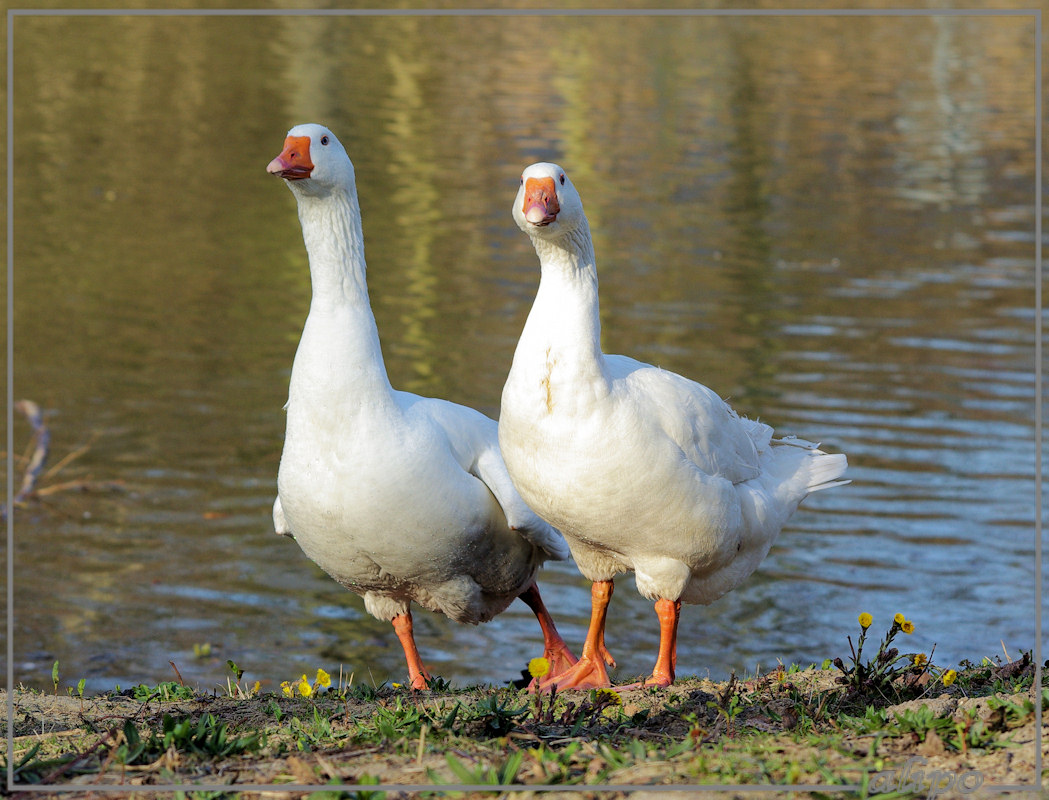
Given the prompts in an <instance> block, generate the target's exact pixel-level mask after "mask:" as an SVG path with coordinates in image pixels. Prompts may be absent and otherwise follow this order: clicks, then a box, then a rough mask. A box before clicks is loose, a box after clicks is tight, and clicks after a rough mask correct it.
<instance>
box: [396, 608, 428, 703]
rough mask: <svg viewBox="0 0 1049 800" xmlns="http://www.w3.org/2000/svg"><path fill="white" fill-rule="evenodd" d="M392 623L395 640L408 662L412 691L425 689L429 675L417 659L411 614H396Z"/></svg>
mask: <svg viewBox="0 0 1049 800" xmlns="http://www.w3.org/2000/svg"><path fill="white" fill-rule="evenodd" d="M392 622H393V629H394V631H396V633H397V638H398V639H400V640H401V647H403V648H404V658H405V660H406V661H407V662H408V680H409V681H410V682H411V684H412V688H413V689H425V688H426V680H427V679H428V678H429V677H430V673H429V672H427V671H426V667H424V666H423V660H422V659H421V658H419V651H418V650H417V649H416V647H415V636H414V635H413V634H412V612H411V611H405V612H404V613H403V614H398V615H397V616H396V617H394V618H393V620H392Z"/></svg>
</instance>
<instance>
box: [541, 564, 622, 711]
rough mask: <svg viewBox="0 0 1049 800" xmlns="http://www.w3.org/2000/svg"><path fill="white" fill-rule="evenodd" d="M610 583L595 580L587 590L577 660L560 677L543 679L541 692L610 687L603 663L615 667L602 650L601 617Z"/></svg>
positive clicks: (557, 675) (606, 608) (605, 610)
mask: <svg viewBox="0 0 1049 800" xmlns="http://www.w3.org/2000/svg"><path fill="white" fill-rule="evenodd" d="M613 588H615V587H614V585H613V583H612V581H595V582H594V585H593V586H592V587H591V589H590V627H589V629H588V630H587V632H586V641H585V642H583V652H582V654H581V655H580V657H579V661H577V662H576V663H575V665H574V666H572V667H569V668H568V669H567V670H565V671H564V672H561V673H560V674H556V673H555V674H554V675H553V676H552V677H549V678H547V679H546V680H544V681H543V682H542V683H541V684H540V685H539V687H538V689H539V691H545V690H547V689H551V688H553V686H554V685H556V686H557V688H558V690H562V689H597V688H601V687H606V686H611V685H612V683H611V681H609V679H608V672H607V671H606V670H605V664H608V665H609V666H613V667H614V666H615V663H616V662H615V660H614V659H613V658H612V656H611V655H610V654H609V652H608V649H607V648H606V647H605V617H606V615H607V612H608V603H609V601H610V600H611V599H612V590H613Z"/></svg>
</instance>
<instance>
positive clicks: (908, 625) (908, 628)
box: [900, 619, 914, 633]
mask: <svg viewBox="0 0 1049 800" xmlns="http://www.w3.org/2000/svg"><path fill="white" fill-rule="evenodd" d="M900 630H901V631H903V632H904V633H914V623H913V622H911V621H910V620H909V619H905V620H904V621H903V622H901V623H900Z"/></svg>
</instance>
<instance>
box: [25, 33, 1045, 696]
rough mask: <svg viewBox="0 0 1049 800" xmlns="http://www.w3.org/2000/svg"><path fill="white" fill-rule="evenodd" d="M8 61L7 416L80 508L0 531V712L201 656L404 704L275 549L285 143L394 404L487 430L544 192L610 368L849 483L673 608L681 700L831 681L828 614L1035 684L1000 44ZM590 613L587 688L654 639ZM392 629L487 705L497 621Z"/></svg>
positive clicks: (691, 39)
mask: <svg viewBox="0 0 1049 800" xmlns="http://www.w3.org/2000/svg"><path fill="white" fill-rule="evenodd" d="M13 24H14V41H15V48H14V65H15V71H14V98H13V100H14V125H15V128H14V141H15V153H14V155H15V158H14V163H15V170H14V190H15V202H14V206H13V209H12V210H13V213H14V272H13V275H14V284H13V286H14V297H15V304H14V309H15V310H14V353H15V362H14V375H15V383H14V394H15V397H16V398H21V397H27V398H31V399H33V400H36V401H37V402H38V403H40V404H41V405H42V406H43V407H44V408H45V409H46V410H47V413H48V422H49V425H50V428H51V431H52V445H53V449H52V455H51V461H50V464H51V465H52V467H55V468H57V471H56V472H55V473H54V474H51V475H48V476H47V477H46V478H45V480H44V481H43V482H42V483H41V486H43V487H45V488H46V487H51V488H52V489H55V488H61V485H62V484H66V483H68V482H72V483H73V484H75V485H84V484H86V485H87V486H88V487H89V488H90V489H91V490H90V491H76V490H74V488H73V487H72V486H70V487H67V488H66V489H65V490H64V491H53V492H52V493H51V494H48V495H46V496H44V497H42V498H40V499H39V500H38V501H35V502H32V503H31V504H29V506H28V507H26V508H24V509H18V510H17V512H16V515H15V524H14V536H15V550H14V557H15V567H16V583H15V607H14V612H15V616H14V618H15V626H14V653H15V663H14V674H15V679H16V681H19V682H23V683H25V684H28V685H33V686H39V687H49V686H50V681H51V666H52V664H53V662H54V661H55V660H58V661H59V662H60V665H61V673H62V675H63V678H64V679H68V680H70V681H74V682H75V680H76V679H78V678H80V677H85V678H87V682H88V688H89V689H99V690H101V689H108V688H112V687H113V685H114V684H121V685H123V686H127V685H130V684H133V683H138V682H150V683H155V682H157V681H159V680H168V679H171V678H173V677H174V673H173V672H172V668H171V666H170V665H169V662H174V663H175V665H176V666H177V667H178V669H179V671H180V672H181V674H182V676H183V677H184V678H185V679H186V680H187V681H191V682H194V683H196V684H198V685H201V686H204V687H211V686H217V685H220V684H224V683H225V679H226V675H227V674H228V673H227V669H226V666H225V662H226V659H232V660H234V661H235V662H236V663H237V664H239V665H240V666H241V667H243V668H244V669H245V670H246V673H247V674H246V677H247V678H248V679H249V680H255V679H260V680H262V681H263V682H264V686H266V687H268V688H274V687H275V686H276V685H277V683H279V681H280V680H282V679H287V678H289V677H294V676H297V675H299V674H301V673H302V672H304V671H311V670H314V669H316V667H318V666H324V667H325V668H326V669H328V670H329V671H331V672H337V671H338V669H339V668H340V666H341V668H342V670H343V671H344V672H345V673H349V672H352V673H354V674H355V676H356V680H367V681H370V682H371V681H374V682H376V683H379V682H382V681H399V680H403V675H404V672H405V670H404V664H403V656H402V653H401V651H400V648H399V646H398V645H397V641H396V639H395V637H394V636H393V632H392V630H391V629H390V627H389V625H388V624H386V623H381V622H378V621H377V620H375V619H373V618H371V617H370V616H368V615H367V614H366V613H365V612H364V609H363V604H362V602H361V600H360V599H359V598H357V597H356V596H355V595H352V594H350V593H349V592H346V591H344V590H343V589H341V588H340V587H338V586H337V585H336V584H335V583H333V582H332V581H331V580H329V579H328V578H327V577H326V576H325V575H324V574H323V573H321V572H320V570H318V569H317V568H316V567H314V566H313V565H312V564H311V563H310V562H309V561H308V560H307V559H306V558H305V557H304V556H303V555H302V554H301V552H300V551H299V549H298V548H297V546H296V545H295V543H294V542H292V541H290V540H288V539H285V538H281V537H277V536H275V535H273V533H272V523H271V520H270V516H269V510H270V505H271V503H272V500H273V496H274V492H275V480H276V472H277V463H278V459H279V456H280V450H281V445H282V441H283V424H284V415H283V412H282V410H281V407H282V405H283V404H284V401H285V399H286V392H287V383H288V376H289V371H290V367H291V361H292V356H293V354H294V350H295V345H296V342H297V340H298V335H299V332H300V331H301V326H302V323H303V320H304V318H305V314H306V309H307V305H308V302H309V291H310V290H309V275H308V271H307V265H306V259H305V252H304V249H303V245H302V240H301V236H300V230H299V226H298V221H297V218H296V214H295V208H294V202H293V199H292V197H291V195H290V193H289V192H288V191H287V189H286V188H284V187H283V186H282V185H281V184H280V182H279V181H277V180H275V179H273V178H272V177H271V176H269V175H267V174H266V172H265V166H266V164H267V162H268V161H269V160H270V159H271V158H272V157H273V156H274V155H276V153H277V152H278V151H279V149H280V147H281V143H282V141H283V138H284V134H285V132H286V130H287V129H288V128H289V127H291V126H292V125H293V124H295V123H297V122H302V121H320V122H324V123H326V124H328V125H329V126H330V127H331V128H332V129H333V130H334V131H335V132H336V133H337V134H338V135H339V136H340V138H341V139H342V141H343V142H344V143H345V145H346V147H347V150H348V151H349V152H350V154H351V157H352V158H353V159H354V161H355V164H356V166H357V175H358V181H359V190H360V197H361V203H362V206H363V214H364V230H365V238H366V243H367V255H368V261H369V265H370V272H369V283H370V287H371V296H372V304H373V307H374V310H375V314H376V317H377V321H378V325H379V330H380V334H381V337H382V342H383V348H384V353H385V356H386V362H387V366H388V368H389V372H390V376H391V380H392V381H393V383H394V385H395V386H398V387H399V388H404V389H409V390H412V391H416V392H420V393H425V394H430V395H436V396H441V397H446V398H449V399H451V400H455V401H458V402H462V403H466V404H470V405H473V406H475V407H477V408H479V409H481V410H483V411H485V412H486V413H488V414H491V415H493V416H494V415H496V414H497V413H498V404H499V395H500V391H501V388H502V383H503V379H504V377H505V375H506V372H507V369H508V368H509V364H510V359H511V357H512V354H513V350H514V345H515V342H516V338H517V336H518V334H519V332H520V330H521V327H522V325H523V323H524V318H525V315H526V314H527V311H528V308H529V306H530V303H531V300H532V298H533V296H534V293H535V289H536V285H537V282H538V263H537V260H536V257H535V254H534V252H533V251H532V250H531V248H530V246H529V244H528V242H527V241H526V240H525V237H524V236H523V235H521V234H520V232H519V231H518V230H517V229H516V226H515V225H514V224H513V222H512V220H511V218H510V213H509V209H510V204H511V201H512V199H513V196H514V194H515V192H516V188H517V179H518V176H519V174H520V171H521V169H522V168H523V167H524V166H525V165H527V164H529V163H531V162H533V161H537V160H553V161H556V162H558V163H560V164H562V165H563V166H564V167H565V168H566V169H567V170H569V172H570V174H571V175H572V176H573V180H574V182H575V183H576V185H577V186H578V188H579V190H580V192H581V194H582V196H583V199H584V203H585V204H586V208H587V213H588V216H589V218H590V221H591V227H592V228H593V230H594V233H595V241H596V248H597V256H598V269H599V273H600V277H601V303H602V306H601V312H602V321H603V330H604V348H605V350H606V351H608V352H619V353H626V354H629V355H632V356H635V357H638V358H641V359H644V360H647V361H650V362H652V363H655V364H659V365H661V366H663V367H665V368H667V369H671V370H674V371H677V372H680V373H682V374H684V375H686V376H688V377H691V378H694V379H696V380H700V381H702V382H703V383H705V384H707V385H708V386H710V387H711V388H713V389H714V390H716V391H717V392H719V393H720V394H721V395H722V396H725V397H727V398H729V399H730V401H731V403H732V404H733V405H734V406H735V407H736V408H737V409H738V410H739V411H740V412H741V413H745V414H747V415H748V416H751V417H759V418H761V419H762V420H764V421H766V422H769V423H771V424H773V425H774V426H776V427H777V429H778V430H780V431H782V432H784V433H796V434H798V435H799V436H802V437H805V438H809V439H814V440H818V441H821V442H822V443H823V444H824V447H825V448H826V449H828V450H832V451H835V452H838V451H843V452H846V453H847V454H848V456H849V460H850V465H851V468H850V472H849V476H850V477H851V478H852V480H853V483H852V484H851V485H849V486H847V487H844V488H839V489H835V490H833V491H828V492H823V493H820V494H818V495H816V496H813V497H811V498H810V499H809V500H808V501H807V502H806V503H805V505H804V506H803V507H802V509H801V510H800V511H799V512H798V513H797V514H796V515H795V516H794V517H793V519H792V520H791V522H790V523H789V525H788V527H787V528H786V529H785V530H784V532H783V534H782V535H781V537H780V538H779V540H778V542H777V543H776V545H775V547H774V548H773V550H772V552H771V553H770V555H769V557H768V558H767V560H766V561H765V563H764V564H763V565H762V567H761V568H760V569H759V570H758V572H757V573H756V574H755V575H754V576H753V577H752V578H750V579H749V580H748V581H747V582H746V583H745V584H744V585H743V586H741V587H740V588H739V589H737V590H736V591H734V592H732V593H731V594H729V595H727V596H726V597H724V598H723V599H721V600H719V601H718V602H717V603H715V604H714V605H712V606H709V607H687V608H686V609H685V611H684V614H683V621H682V628H681V633H680V651H679V662H678V663H679V672H681V673H686V674H689V673H691V674H694V673H699V674H707V673H709V674H711V675H714V676H725V675H727V674H728V673H729V672H730V671H732V670H736V671H740V670H753V669H754V668H755V667H756V666H758V665H760V666H761V667H762V668H769V667H771V666H774V665H775V664H776V662H777V661H783V662H785V663H788V664H789V663H791V662H803V663H809V662H812V661H822V660H823V659H824V658H827V657H833V656H837V655H845V654H846V652H847V645H846V643H845V636H846V634H850V633H854V631H855V630H856V623H855V620H856V616H857V614H858V613H859V612H860V611H869V612H870V613H872V614H873V615H874V616H875V619H876V623H875V625H876V628H878V627H880V626H881V625H882V624H887V623H888V621H889V620H890V619H891V617H892V615H893V614H894V613H895V612H897V611H902V612H904V613H905V614H906V615H907V616H908V617H909V618H911V619H912V620H913V621H914V622H915V625H916V626H917V630H916V632H915V633H914V635H913V637H912V638H911V639H910V640H909V641H908V642H907V643H906V644H907V645H908V646H911V645H913V649H915V650H925V651H928V650H929V649H930V648H931V647H932V646H933V645H934V644H935V646H936V657H935V658H936V661H937V662H938V663H942V664H944V665H949V664H954V665H956V664H957V663H958V662H959V661H960V660H961V659H964V658H971V659H977V660H978V659H979V658H981V657H983V656H987V655H994V654H997V653H1000V652H1001V651H1002V647H1003V645H1004V646H1005V648H1007V650H1008V652H1009V653H1010V654H1011V655H1015V654H1016V653H1017V652H1018V651H1019V650H1020V649H1021V648H1029V647H1031V646H1032V645H1033V642H1034V627H1033V615H1034V608H1035V597H1034V588H1033V582H1034V566H1033V561H1032V553H1033V545H1034V455H1035V453H1034V445H1033V429H1034V408H1035V396H1034V391H1035V383H1034V375H1033V370H1034V326H1035V313H1036V312H1035V306H1034V302H1035V301H1034V288H1035V285H1034V247H1035V243H1034V224H1035V219H1034V215H1035V210H1034V199H1035V188H1034V164H1035V161H1034V151H1033V148H1034V124H1033V119H1034V71H1033V70H1034V67H1033V63H1034V52H1033V49H1032V48H1033V44H1034V36H1033V23H1032V22H1031V20H1030V18H1026V19H1025V18H1009V17H979V18H977V17H965V18H944V17H939V18H900V19H891V18H884V19H883V18H878V19H869V18H859V19H858V18H778V17H777V18H759V19H756V18H746V19H744V18H732V17H718V18H684V19H666V18H662V19H661V18H632V19H622V18H615V17H603V18H586V19H578V18H567V17H556V18H550V17H547V18H544V17H438V18H413V17H397V18H393V17H367V18H356V17H354V18H338V17H324V18H308V17H269V18H267V17H246V18H204V17H180V18H150V17H105V18H90V17H87V18H68V17H46V18H45V17H40V18H35V17H19V18H16V19H15V20H14V22H13ZM14 436H15V455H16V458H20V456H21V454H22V452H23V450H24V448H25V446H26V443H27V442H28V439H29V430H28V427H27V426H26V424H25V423H24V421H23V420H22V419H21V418H18V419H16V424H15V429H14ZM72 456H75V457H74V458H72V460H70V461H68V462H67V463H64V464H63V463H62V460H63V459H65V458H66V457H72ZM639 468H643V466H639ZM15 473H16V479H19V480H20V476H21V463H20V462H19V463H16V466H15ZM114 486H115V487H116V488H114ZM542 586H543V588H544V592H545V594H546V596H547V602H548V604H549V605H550V606H551V608H552V609H554V611H555V614H556V616H557V618H558V620H559V622H560V624H561V625H562V627H563V630H564V633H565V635H566V637H567V638H568V639H569V640H570V641H571V642H574V643H575V644H576V645H577V646H578V644H579V643H580V642H581V640H582V637H583V633H584V631H585V626H586V621H587V618H588V614H589V587H588V585H587V584H586V583H585V581H584V580H583V579H582V578H581V577H580V576H579V575H578V574H577V573H576V572H575V570H574V567H573V566H571V565H555V566H552V567H549V568H548V569H546V570H545V571H544V573H543V575H542ZM617 586H618V589H617V592H616V595H615V598H614V599H613V604H612V610H611V618H610V627H609V634H608V639H609V647H610V649H611V650H612V651H613V653H614V654H615V655H616V657H617V658H618V659H619V664H620V669H619V671H618V676H619V678H620V679H625V678H627V677H630V676H634V675H637V674H640V673H642V672H645V671H647V670H648V669H650V668H651V665H652V662H653V659H654V657H655V644H656V641H657V635H658V633H657V631H658V629H657V626H656V623H655V617H654V614H653V611H652V608H651V606H650V605H649V603H648V602H647V601H644V600H642V599H641V598H640V597H639V596H638V595H637V593H636V592H635V591H634V588H633V581H632V579H629V578H621V579H620V580H619V582H618V584H617ZM416 631H417V635H418V640H419V646H420V649H421V650H422V653H423V657H424V659H425V660H426V661H427V663H428V664H430V665H431V666H432V668H433V670H434V671H435V672H436V673H437V674H440V675H442V676H443V677H446V678H449V679H451V680H453V681H454V682H456V683H457V684H460V685H461V684H465V683H468V682H475V681H486V682H491V683H495V684H499V683H502V682H505V681H508V680H510V679H512V678H514V677H516V676H517V675H518V671H519V669H520V668H521V667H522V666H523V665H524V663H525V662H526V660H527V659H528V658H530V657H532V656H534V655H537V654H538V652H539V647H540V641H541V640H540V637H539V631H538V626H536V625H535V622H534V619H533V618H532V616H531V614H530V613H529V612H528V611H527V609H526V608H525V607H524V605H523V604H516V605H515V606H513V607H512V608H511V610H510V611H508V612H507V613H506V614H504V615H503V616H501V617H499V618H497V619H496V620H495V621H493V622H492V623H490V624H488V625H485V626H481V627H477V628H473V627H461V626H456V625H454V624H453V623H450V622H448V621H447V620H445V619H443V618H440V617H437V616H435V615H432V614H429V613H427V612H419V613H417V615H416ZM205 643H206V644H210V646H211V653H212V655H211V656H209V657H196V656H195V653H194V646H195V645H196V646H200V645H203V644H205Z"/></svg>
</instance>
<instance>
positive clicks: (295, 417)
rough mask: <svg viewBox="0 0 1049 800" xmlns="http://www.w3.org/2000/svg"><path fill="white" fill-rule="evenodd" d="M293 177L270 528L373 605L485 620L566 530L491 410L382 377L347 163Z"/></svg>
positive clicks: (558, 546) (379, 611)
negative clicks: (545, 514)
mask: <svg viewBox="0 0 1049 800" xmlns="http://www.w3.org/2000/svg"><path fill="white" fill-rule="evenodd" d="M347 163H348V162H347ZM350 169H352V167H351V168H350ZM292 188H293V189H294V190H295V194H296V198H297V200H298V201H299V216H300V220H301V222H302V227H303V236H304V239H305V242H306V246H307V250H308V252H309V256H310V271H311V279H312V285H313V299H312V302H311V305H310V312H309V316H308V318H307V320H306V324H305V327H304V330H303V333H302V337H301V340H300V342H299V347H298V350H297V352H296V355H295V362H294V365H293V368H292V374H291V381H290V387H289V395H288V405H287V432H286V436H285V442H284V450H283V453H282V456H281V462H280V469H279V473H278V481H277V482H278V497H277V501H276V503H275V504H274V522H275V525H276V527H277V531H278V532H279V533H287V534H290V535H292V536H293V537H294V538H295V541H296V542H297V543H298V544H299V546H300V547H301V548H302V550H303V552H304V553H305V554H306V555H307V556H308V557H309V558H310V559H312V560H313V561H314V562H316V563H317V565H318V566H320V567H321V569H323V570H324V571H325V572H327V573H328V574H329V575H331V576H332V577H333V578H334V579H335V580H337V581H338V582H339V583H341V584H342V585H343V586H345V587H347V588H349V589H351V590H353V591H354V592H357V593H358V594H361V595H363V597H364V600H365V605H366V608H367V610H368V611H369V612H370V613H372V614H373V615H375V616H376V617H378V618H380V619H385V620H389V619H392V618H393V617H394V616H396V615H398V614H401V613H403V612H405V611H406V610H407V609H408V604H409V602H416V603H418V604H419V605H421V606H423V607H425V608H429V609H431V610H434V611H439V612H442V613H444V614H446V615H447V616H449V617H450V618H452V619H454V620H456V621H457V622H469V623H477V622H483V621H486V620H488V619H490V618H491V617H493V616H494V615H496V614H498V613H499V612H500V611H502V610H503V609H505V608H506V607H507V606H508V605H509V604H510V602H512V600H513V599H514V598H515V597H516V596H517V595H518V594H520V593H521V591H522V590H523V589H524V588H525V587H527V586H529V585H530V584H531V582H532V581H533V579H534V577H535V573H536V570H537V569H538V568H539V566H540V565H541V563H542V562H543V560H544V559H547V558H567V557H568V551H567V548H566V547H565V544H564V541H563V539H562V538H561V537H560V535H559V534H558V533H557V532H556V531H554V530H553V529H551V528H550V526H549V525H547V524H546V523H545V522H543V521H542V520H541V519H539V518H538V517H537V516H536V515H535V514H534V513H533V512H532V511H531V510H530V509H529V508H528V507H527V506H526V505H525V503H524V502H523V501H522V500H521V498H520V496H519V495H518V494H517V493H516V491H515V490H514V489H513V485H512V483H511V481H510V478H509V475H508V474H507V472H506V468H505V465H504V464H503V461H502V457H501V455H500V453H499V447H498V434H497V426H496V423H495V422H494V421H493V420H491V419H489V418H487V417H485V416H484V415H483V414H480V413H479V412H477V411H474V410H473V409H469V408H466V407H464V406H459V405H456V404H453V403H450V402H446V401H443V400H436V399H430V398H424V397H419V396H416V395H413V394H409V393H407V392H400V391H396V390H394V389H393V388H392V387H391V385H390V383H389V380H388V378H387V374H386V369H385V365H384V363H383V360H382V354H381V351H380V347H379V339H378V332H377V330H376V327H375V320H374V316H373V315H372V312H371V308H370V305H369V301H368V294H367V288H366V285H365V266H364V253H363V245H362V244H361V231H360V211H359V206H358V204H357V197H356V190H355V189H354V188H353V186H352V173H351V180H350V186H349V189H348V190H345V191H336V192H324V193H322V194H321V195H320V196H317V197H314V196H311V195H310V194H309V193H308V192H307V191H306V190H305V189H303V188H301V187H300V186H299V185H293V187H292Z"/></svg>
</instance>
